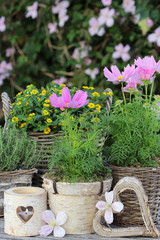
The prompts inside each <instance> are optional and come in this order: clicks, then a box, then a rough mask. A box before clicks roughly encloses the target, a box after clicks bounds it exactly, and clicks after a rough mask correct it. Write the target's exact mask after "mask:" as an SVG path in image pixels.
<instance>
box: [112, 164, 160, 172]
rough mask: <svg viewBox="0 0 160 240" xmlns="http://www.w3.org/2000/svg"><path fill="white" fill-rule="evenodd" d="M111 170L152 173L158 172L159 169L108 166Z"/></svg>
mask: <svg viewBox="0 0 160 240" xmlns="http://www.w3.org/2000/svg"><path fill="white" fill-rule="evenodd" d="M109 167H110V168H111V169H119V170H120V169H122V170H130V171H138V170H140V171H154V170H160V167H157V168H154V167H140V168H136V167H120V166H115V165H109Z"/></svg>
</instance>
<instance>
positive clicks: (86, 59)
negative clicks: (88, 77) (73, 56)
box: [84, 58, 92, 66]
mask: <svg viewBox="0 0 160 240" xmlns="http://www.w3.org/2000/svg"><path fill="white" fill-rule="evenodd" d="M91 62H92V60H91V59H90V58H85V59H84V64H85V65H86V66H89V65H90V64H91Z"/></svg>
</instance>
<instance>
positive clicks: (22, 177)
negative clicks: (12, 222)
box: [0, 168, 37, 216]
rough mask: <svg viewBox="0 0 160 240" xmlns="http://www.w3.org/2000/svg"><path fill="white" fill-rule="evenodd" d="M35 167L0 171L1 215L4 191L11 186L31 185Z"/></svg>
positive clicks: (1, 213) (0, 212)
mask: <svg viewBox="0 0 160 240" xmlns="http://www.w3.org/2000/svg"><path fill="white" fill-rule="evenodd" d="M34 173H37V169H35V168H33V169H31V170H18V171H11V172H0V186H1V187H0V216H3V201H4V191H5V190H7V189H9V188H13V187H21V186H23V187H26V186H31V185H32V177H33V174H34Z"/></svg>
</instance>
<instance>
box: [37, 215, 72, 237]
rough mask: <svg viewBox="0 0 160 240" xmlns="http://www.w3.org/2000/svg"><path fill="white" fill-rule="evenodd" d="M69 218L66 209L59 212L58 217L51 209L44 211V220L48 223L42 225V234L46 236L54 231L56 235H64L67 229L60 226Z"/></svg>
mask: <svg viewBox="0 0 160 240" xmlns="http://www.w3.org/2000/svg"><path fill="white" fill-rule="evenodd" d="M67 218H68V217H67V214H66V213H65V212H64V211H61V212H59V213H58V215H57V217H56V218H55V216H54V214H53V212H52V211H51V210H46V211H44V212H42V220H43V221H45V222H46V223H47V225H44V226H42V227H41V230H40V231H39V233H40V235H41V236H45V237H46V236H48V235H49V234H50V233H51V232H52V231H53V235H54V237H64V235H65V230H64V229H63V228H62V227H60V226H62V225H63V224H65V223H66V221H67Z"/></svg>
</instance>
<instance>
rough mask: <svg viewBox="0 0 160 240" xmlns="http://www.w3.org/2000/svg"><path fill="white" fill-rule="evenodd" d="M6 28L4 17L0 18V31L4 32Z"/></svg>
mask: <svg viewBox="0 0 160 240" xmlns="http://www.w3.org/2000/svg"><path fill="white" fill-rule="evenodd" d="M5 30H6V25H5V17H4V16H3V17H1V18H0V32H4V31H5Z"/></svg>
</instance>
